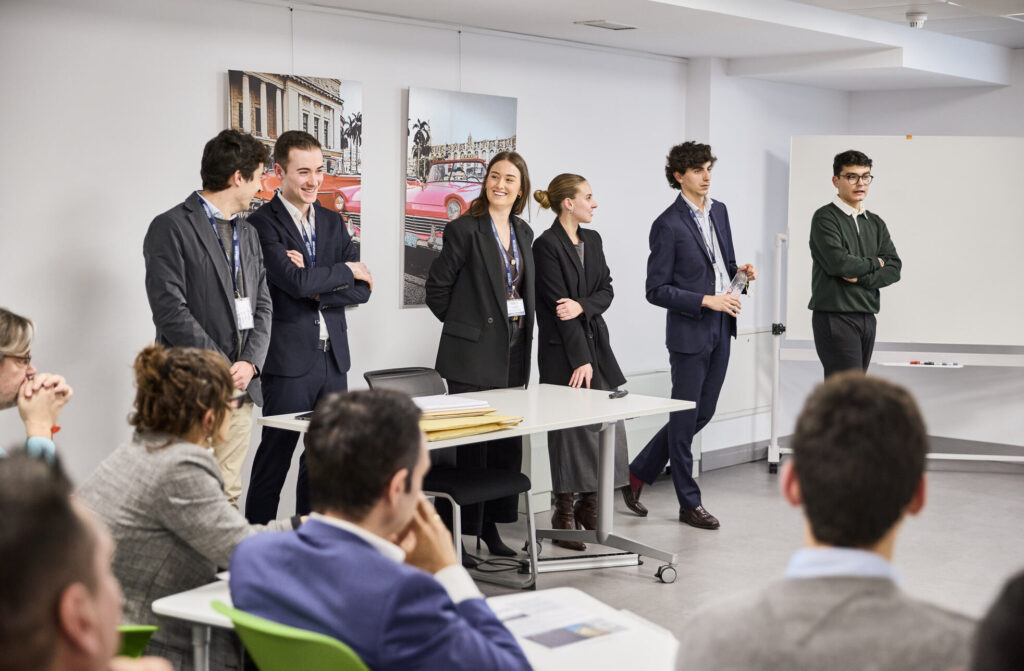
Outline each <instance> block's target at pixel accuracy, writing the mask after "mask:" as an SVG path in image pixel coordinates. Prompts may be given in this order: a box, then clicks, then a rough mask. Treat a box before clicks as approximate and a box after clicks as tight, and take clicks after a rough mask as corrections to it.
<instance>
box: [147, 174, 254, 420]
mask: <svg viewBox="0 0 1024 671" xmlns="http://www.w3.org/2000/svg"><path fill="white" fill-rule="evenodd" d="M237 226H238V246H239V256H240V257H241V269H242V270H241V274H242V285H243V287H244V288H245V295H246V296H248V297H249V299H250V301H249V302H250V304H251V306H252V311H253V321H254V327H253V328H252V329H249V330H246V331H239V330H238V324H237V323H236V321H235V296H234V284H233V283H232V282H231V272H232V269H231V268H230V267H229V266H228V261H227V258H226V257H225V256H224V249H223V248H222V247H221V246H220V242H219V241H218V240H217V235H216V234H215V233H214V232H213V227H212V226H211V225H210V220H209V219H208V218H207V217H206V211H205V210H203V205H202V201H201V200H200V199H199V194H197V193H195V192H193V193H192V195H190V196H189V197H188V198H186V199H185V202H183V203H181V204H179V205H175V206H174V207H172V208H171V209H170V210H168V211H166V212H164V213H163V214H161V215H159V216H157V218H156V219H154V220H153V223H151V224H150V225H149V231H147V232H146V239H145V241H144V242H143V243H142V254H143V257H144V258H145V260H146V296H147V297H148V298H149V307H150V309H151V310H152V312H153V324H155V325H156V340H157V342H159V343H162V344H164V345H169V346H172V347H198V348H200V349H209V350H213V351H215V352H220V353H221V354H223V355H224V357H225V358H226V359H227V360H228V362H229V363H234V362H236V361H248V362H249V363H251V364H253V365H254V366H255V367H256V370H257V371H259V370H261V369H262V368H263V362H264V361H265V360H266V358H267V348H268V347H269V346H270V321H271V315H272V313H273V307H272V305H271V301H270V291H269V290H268V289H267V273H266V270H265V269H264V267H263V250H262V248H261V247H260V239H259V236H258V235H257V234H256V230H255V229H254V228H253V227H252V225H251V224H249V223H248V222H246V221H240V222H239V223H238V224H237ZM248 392H249V395H250V396H251V397H252V399H253V401H254V402H255V403H256V405H263V394H262V391H261V389H260V381H259V378H258V377H254V378H253V380H252V382H250V383H249V388H248Z"/></svg>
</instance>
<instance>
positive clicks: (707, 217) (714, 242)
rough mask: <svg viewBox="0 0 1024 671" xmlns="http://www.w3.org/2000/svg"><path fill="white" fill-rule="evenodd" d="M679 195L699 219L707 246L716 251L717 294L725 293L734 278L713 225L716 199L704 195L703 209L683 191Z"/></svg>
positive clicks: (700, 228)
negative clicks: (712, 209) (713, 208)
mask: <svg viewBox="0 0 1024 671" xmlns="http://www.w3.org/2000/svg"><path fill="white" fill-rule="evenodd" d="M679 195H680V197H681V198H682V199H683V202H685V203H686V206H687V207H688V208H690V212H692V213H693V217H694V219H696V220H697V230H699V231H700V236H701V237H702V238H703V239H704V245H705V247H706V248H707V249H710V250H713V251H714V257H715V262H714V264H713V265H714V268H715V295H716V296H719V295H721V294H724V293H725V292H726V291H728V289H729V287H730V286H732V279H731V278H730V277H729V270H728V269H727V268H726V267H725V258H724V257H723V256H722V248H721V246H720V245H719V244H718V236H717V235H715V229H714V227H713V226H712V225H711V205H712V204H713V203H714V202H715V201H713V200H711V196H704V209H703V210H702V209H701V208H699V207H697V206H696V205H695V204H694V203H692V202H690V199H689V198H687V197H686V196H684V195H682V193H680V194H679ZM709 256H710V254H709Z"/></svg>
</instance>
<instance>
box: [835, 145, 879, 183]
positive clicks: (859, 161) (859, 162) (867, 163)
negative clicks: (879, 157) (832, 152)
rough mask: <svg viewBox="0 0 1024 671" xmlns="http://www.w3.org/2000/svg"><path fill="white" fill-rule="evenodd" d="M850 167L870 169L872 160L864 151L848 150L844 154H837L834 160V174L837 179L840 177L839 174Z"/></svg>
mask: <svg viewBox="0 0 1024 671" xmlns="http://www.w3.org/2000/svg"><path fill="white" fill-rule="evenodd" d="M848 165H855V166H858V167H865V168H870V167H871V159H870V158H868V155H867V154H865V153H864V152H862V151H857V150H856V149H847V150H846V151H844V152H841V153H839V154H836V156H835V158H834V159H832V174H833V175H834V176H835V177H839V173H841V172H842V171H843V168H845V167H846V166H848Z"/></svg>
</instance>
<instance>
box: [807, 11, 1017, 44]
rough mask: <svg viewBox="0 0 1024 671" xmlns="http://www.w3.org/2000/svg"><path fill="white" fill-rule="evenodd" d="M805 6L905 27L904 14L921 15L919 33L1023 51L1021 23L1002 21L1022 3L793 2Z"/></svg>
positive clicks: (1012, 20) (1015, 12) (1006, 19)
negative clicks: (921, 30)
mask: <svg viewBox="0 0 1024 671" xmlns="http://www.w3.org/2000/svg"><path fill="white" fill-rule="evenodd" d="M794 1H795V2H799V3H801V4H805V5H814V6H816V7H825V8H827V9H832V10H836V11H840V12H845V13H848V14H856V15H857V16H864V17H867V18H870V19H877V20H879V21H886V22H888V23H898V24H900V25H906V24H907V19H906V14H907V12H924V13H926V14H927V15H928V19H927V20H926V21H925V23H924V28H923V30H931V31H935V32H938V33H945V34H947V35H958V36H960V37H965V38H967V39H971V40H978V41H980V42H988V43H990V44H999V45H1002V46H1004V47H1010V48H1013V49H1020V48H1024V21H1022V20H1014V19H1012V18H1006V15H1007V14H1022V16H1021V17H1019V18H1020V19H1024V0H953V1H952V2H950V1H948V0H918V1H917V2H897V1H895V0H794Z"/></svg>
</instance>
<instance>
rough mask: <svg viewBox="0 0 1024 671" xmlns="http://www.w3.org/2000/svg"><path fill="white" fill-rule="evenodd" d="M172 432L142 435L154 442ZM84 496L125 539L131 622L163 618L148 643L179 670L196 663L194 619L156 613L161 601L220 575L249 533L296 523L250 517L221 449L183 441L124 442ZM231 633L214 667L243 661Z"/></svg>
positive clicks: (121, 575)
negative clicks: (231, 486) (237, 502)
mask: <svg viewBox="0 0 1024 671" xmlns="http://www.w3.org/2000/svg"><path fill="white" fill-rule="evenodd" d="M168 439H169V437H168V436H163V435H159V436H157V435H153V434H146V435H144V437H143V438H142V440H145V441H149V443H150V444H151V445H162V444H164V443H165V442H166V441H167V440H168ZM172 440H173V439H172ZM78 496H79V497H80V498H81V499H82V500H83V501H84V502H85V503H86V505H88V506H89V507H90V508H92V510H93V511H95V512H96V514H97V515H98V516H99V517H100V519H101V520H102V521H103V522H104V523H105V524H106V525H107V528H108V529H110V532H111V534H113V536H114V540H115V541H116V543H117V550H116V552H115V553H114V575H116V576H117V578H118V580H120V581H121V589H122V590H123V591H124V596H125V605H124V622H125V623H126V624H156V625H159V626H160V630H159V631H158V632H156V633H155V634H154V635H153V638H152V642H151V645H150V648H148V649H147V650H148V651H149V652H151V653H152V654H157V655H160V656H165V657H168V658H169V659H171V662H172V664H173V665H174V668H175V669H179V670H181V669H190V668H191V667H192V652H191V636H190V633H189V632H190V630H189V627H188V626H187V625H186V624H185V623H183V622H181V621H180V620H171V619H166V618H162V617H158V616H156V615H154V614H153V611H152V609H151V606H152V603H153V601H154V600H155V599H159V598H160V597H164V596H167V595H169V594H175V593H177V592H183V591H185V590H189V589H192V588H193V587H199V586H200V585H205V584H207V583H211V582H213V581H214V580H215V579H216V578H215V574H216V572H217V570H218V568H219V567H227V566H228V565H229V562H230V559H231V553H232V552H233V551H234V549H235V546H236V545H238V543H239V541H241V540H242V539H243V538H246V537H248V536H251V535H252V534H254V533H257V532H260V531H267V530H282V529H291V522H290V520H277V521H274V522H271V523H270V524H268V525H266V526H261V525H250V524H249V523H248V522H247V521H246V520H245V518H244V517H243V516H242V514H241V513H240V512H238V511H237V510H235V508H233V507H232V506H231V504H229V503H228V502H227V499H226V498H224V483H223V480H222V479H221V474H220V468H219V467H218V466H217V462H216V460H215V459H214V458H213V453H212V452H211V451H210V450H209V449H206V448H203V447H200V446H199V445H194V444H192V443H186V442H180V441H179V442H174V443H172V444H171V445H169V446H167V447H164V448H160V449H155V450H154V449H149V448H148V447H147V446H146V444H145V443H144V442H140V441H132V442H129V443H127V444H125V445H122V446H121V447H119V448H117V449H116V450H115V451H114V452H113V453H111V454H110V455H109V456H108V457H107V458H106V459H104V460H103V462H102V463H101V464H100V465H99V467H98V468H97V469H96V471H95V472H93V474H92V475H91V476H89V478H88V479H87V480H86V481H85V482H84V483H83V484H82V486H81V487H80V488H79V489H78ZM227 640H228V639H227V638H225V639H223V642H221V644H220V645H215V646H214V647H215V648H216V649H217V651H216V652H215V654H214V657H215V658H217V659H220V660H221V661H220V662H215V663H214V665H213V667H212V668H219V667H218V666H217V664H218V663H221V662H222V663H224V664H228V663H237V655H235V654H234V653H233V652H232V651H231V649H230V648H229V647H228V646H226V645H225V643H226V641H227ZM221 658H222V659H221Z"/></svg>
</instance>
